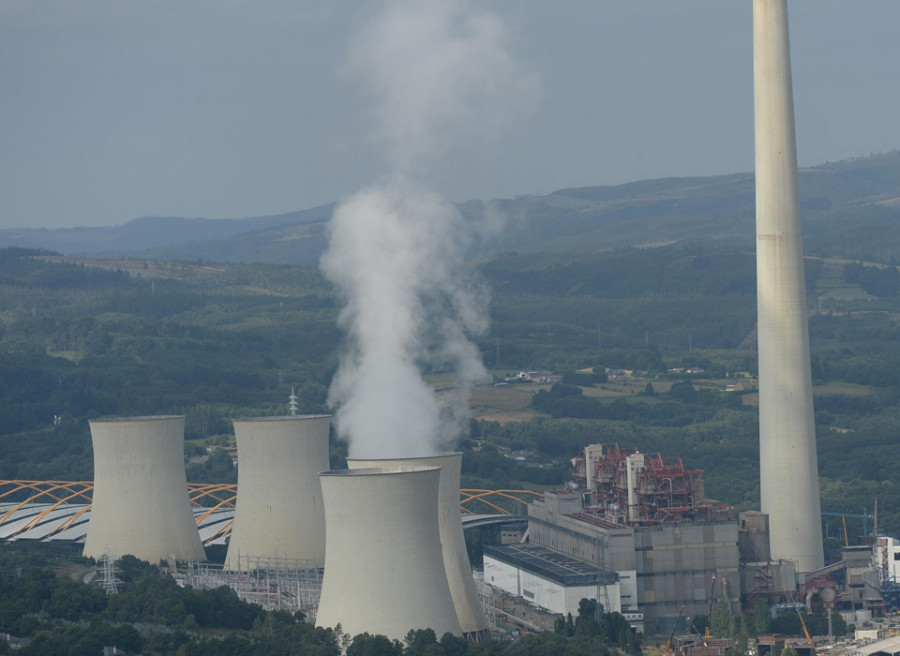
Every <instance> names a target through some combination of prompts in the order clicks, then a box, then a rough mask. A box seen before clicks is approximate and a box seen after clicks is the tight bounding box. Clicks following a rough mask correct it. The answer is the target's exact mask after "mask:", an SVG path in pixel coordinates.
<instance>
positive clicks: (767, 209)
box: [753, 0, 824, 572]
mask: <svg viewBox="0 0 900 656" xmlns="http://www.w3.org/2000/svg"><path fill="white" fill-rule="evenodd" d="M753 79H754V100H755V119H756V272H757V309H758V332H759V438H760V439H759V444H760V476H761V479H760V491H761V505H762V511H763V512H764V513H767V514H768V515H769V527H770V531H771V552H772V557H773V558H775V559H779V558H784V559H788V560H793V561H795V562H796V563H797V567H798V569H799V570H800V571H801V572H811V571H813V570H815V569H818V568H820V567H822V566H823V564H824V555H823V550H822V527H821V523H820V521H821V518H820V507H819V474H818V468H817V463H816V441H815V437H816V436H815V425H814V419H813V402H812V377H811V373H810V362H809V329H808V325H807V306H806V283H805V276H804V272H803V244H802V233H801V227H800V204H799V200H798V196H799V194H798V185H797V149H796V138H795V134H794V101H793V92H792V84H791V62H790V46H789V40H788V22H787V2H786V0H754V2H753Z"/></svg>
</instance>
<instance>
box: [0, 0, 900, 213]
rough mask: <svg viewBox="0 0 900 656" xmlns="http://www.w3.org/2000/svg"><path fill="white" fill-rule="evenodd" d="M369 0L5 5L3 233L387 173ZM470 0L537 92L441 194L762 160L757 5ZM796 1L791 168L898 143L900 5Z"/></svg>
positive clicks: (270, 208)
mask: <svg viewBox="0 0 900 656" xmlns="http://www.w3.org/2000/svg"><path fill="white" fill-rule="evenodd" d="M376 4H377V3H375V2H372V1H370V2H360V1H345V2H325V1H309V0H307V1H301V0H295V1H291V0H154V1H152V2H151V1H149V0H143V1H141V0H78V1H77V2H72V1H71V0H39V1H38V0H2V2H0V83H2V86H0V89H2V91H0V228H8V227H62V226H75V225H84V226H99V225H115V224H120V223H124V222H126V221H128V220H130V219H132V218H135V217H139V216H146V215H161V216H191V217H193V216H204V217H217V218H218V217H245V216H258V215H265V214H274V213H281V212H289V211H293V210H297V209H303V208H307V207H312V206H315V205H318V204H321V203H325V202H328V201H332V200H337V199H339V198H341V197H343V196H346V195H349V194H352V193H354V192H355V191H357V190H358V189H359V188H360V187H362V186H364V185H367V184H369V183H370V182H371V181H372V180H373V179H375V178H377V177H378V175H379V173H380V170H381V168H382V162H381V161H380V160H379V159H378V157H377V156H376V155H375V154H374V153H375V152H377V151H376V150H374V149H373V147H372V145H373V144H372V140H371V139H369V138H368V137H369V136H370V118H371V116H370V108H369V107H368V106H367V104H366V102H365V100H364V98H363V96H361V94H358V93H357V92H356V90H355V88H354V84H355V82H354V78H353V76H352V75H348V74H347V70H346V69H347V66H346V60H347V52H348V50H350V47H351V42H352V41H353V39H354V37H355V35H357V34H358V33H359V30H360V28H361V26H362V25H363V24H364V23H365V22H366V20H367V19H368V12H369V11H371V8H372V7H373V6H375V5H376ZM477 4H479V5H480V6H482V7H487V8H489V9H491V10H493V11H495V12H496V13H497V14H498V15H500V16H501V18H502V19H503V21H504V22H505V23H506V24H507V25H508V26H509V28H510V29H511V31H512V34H513V36H514V39H515V41H514V43H513V48H512V50H513V51H514V53H515V55H516V57H517V59H518V65H519V67H520V70H522V71H526V72H527V74H528V75H529V76H532V77H531V78H530V79H532V80H537V85H536V87H535V88H536V89H537V92H536V94H534V96H533V97H531V98H529V99H528V100H527V101H523V106H522V107H521V108H520V111H511V112H510V114H509V116H508V117H506V118H507V119H508V120H507V121H506V122H507V123H508V125H506V126H505V128H504V129H503V130H499V132H500V133H501V136H500V137H499V138H498V139H497V140H496V142H480V143H473V144H472V146H471V148H469V149H458V150H460V151H462V152H461V153H459V154H457V156H456V159H455V160H453V161H448V162H446V163H444V165H443V166H444V168H443V170H442V171H441V173H440V175H439V180H438V181H437V183H436V184H437V186H438V187H440V191H441V192H443V193H444V194H446V196H447V197H448V198H450V199H452V200H466V199H469V198H498V197H510V196H517V195H522V194H541V193H547V192H550V191H553V190H555V189H558V188H562V187H571V186H585V185H600V184H615V183H620V182H627V181H632V180H638V179H645V178H651V177H661V176H683V175H696V174H699V175H706V174H715V173H732V172H737V171H749V170H750V169H751V168H752V165H753V134H752V64H751V57H752V53H751V2H750V0H565V1H564V2H535V1H530V0H523V1H521V2H510V1H509V0H504V1H501V0H494V1H488V0H485V1H484V2H482V3H477ZM789 4H790V12H791V13H790V19H791V40H792V51H793V70H794V92H795V99H796V112H797V132H798V151H799V157H800V163H801V165H813V164H819V163H822V162H824V161H826V160H832V161H833V160H837V159H843V158H847V157H853V156H857V155H865V154H868V153H870V152H877V151H879V150H889V149H892V148H897V147H900V119H898V116H900V109H898V108H900V79H898V78H900V73H898V62H900V38H898V37H897V26H898V25H900V2H898V1H897V0H790V2H789ZM493 120H497V117H493Z"/></svg>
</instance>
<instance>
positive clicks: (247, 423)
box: [225, 415, 331, 570]
mask: <svg viewBox="0 0 900 656" xmlns="http://www.w3.org/2000/svg"><path fill="white" fill-rule="evenodd" d="M330 425H331V416H330V415H300V416H284V417H262V418H253V419H235V420H234V434H235V439H236V441H237V453H238V488H237V505H236V508H235V514H234V523H233V525H232V529H231V540H230V541H229V543H228V554H227V555H226V557H225V565H226V568H227V569H232V570H243V569H246V568H247V565H248V563H249V559H251V558H252V559H254V560H257V559H279V560H284V561H285V562H287V561H293V562H294V564H295V566H296V567H301V566H303V567H310V568H312V567H323V566H324V564H325V510H324V507H323V505H322V487H321V485H320V483H319V472H322V471H326V470H327V469H328V468H329V465H328V430H329V427H330ZM242 563H243V564H242Z"/></svg>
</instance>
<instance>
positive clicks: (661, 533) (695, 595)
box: [635, 522, 741, 629]
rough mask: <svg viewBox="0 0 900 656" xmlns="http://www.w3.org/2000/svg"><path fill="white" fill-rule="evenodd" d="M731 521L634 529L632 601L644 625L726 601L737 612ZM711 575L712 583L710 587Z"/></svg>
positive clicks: (734, 527) (735, 547)
mask: <svg viewBox="0 0 900 656" xmlns="http://www.w3.org/2000/svg"><path fill="white" fill-rule="evenodd" d="M737 538H738V536H737V524H736V523H735V522H702V523H690V524H686V523H681V524H665V525H662V526H654V527H640V528H637V529H635V553H636V557H637V577H638V598H639V599H640V607H641V610H642V611H643V612H644V614H645V617H647V621H648V629H649V628H651V627H654V623H653V620H654V618H659V617H664V616H668V615H672V616H675V615H678V613H679V610H680V609H681V607H682V606H684V607H685V608H684V614H685V615H688V616H691V615H697V614H706V613H707V612H708V609H709V604H710V602H711V601H713V602H715V601H718V600H719V599H722V598H726V599H727V600H728V601H729V603H730V604H731V606H732V609H733V610H735V611H737V610H738V609H739V603H740V596H741V581H740V574H739V571H738V566H739V553H738V544H737V541H738V540H737ZM713 576H715V584H713Z"/></svg>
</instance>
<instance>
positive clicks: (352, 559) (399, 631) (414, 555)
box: [316, 467, 462, 640]
mask: <svg viewBox="0 0 900 656" xmlns="http://www.w3.org/2000/svg"><path fill="white" fill-rule="evenodd" d="M319 478H320V481H321V483H322V496H323V499H324V502H325V518H326V521H325V543H326V545H327V550H326V553H325V574H324V576H323V579H322V596H321V597H320V599H319V611H318V614H317V616H316V625H317V626H321V627H335V626H337V625H338V624H340V625H341V628H342V630H343V632H344V634H345V635H349V636H354V635H357V634H359V633H363V632H368V633H370V634H381V635H385V636H387V637H388V638H390V639H391V640H403V638H404V637H405V636H406V634H407V633H408V632H409V630H410V629H425V628H431V629H433V630H434V632H435V634H437V635H438V636H441V635H443V634H444V633H446V632H448V631H449V632H450V633H453V634H455V635H461V633H462V631H461V630H460V627H459V621H458V620H457V619H456V611H455V609H454V607H453V599H452V598H451V596H450V586H449V585H448V583H447V575H446V573H445V571H444V560H443V556H442V553H441V537H440V528H439V527H438V520H437V508H438V489H439V484H440V470H439V469H438V468H437V467H428V468H418V469H408V470H404V471H388V470H385V469H355V470H348V469H345V470H341V471H329V472H322V473H321V474H320V475H319Z"/></svg>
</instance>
